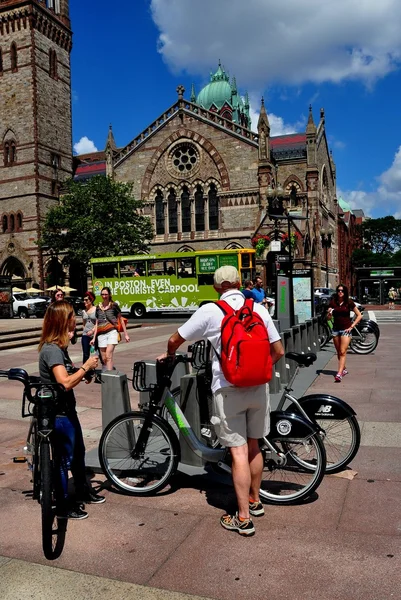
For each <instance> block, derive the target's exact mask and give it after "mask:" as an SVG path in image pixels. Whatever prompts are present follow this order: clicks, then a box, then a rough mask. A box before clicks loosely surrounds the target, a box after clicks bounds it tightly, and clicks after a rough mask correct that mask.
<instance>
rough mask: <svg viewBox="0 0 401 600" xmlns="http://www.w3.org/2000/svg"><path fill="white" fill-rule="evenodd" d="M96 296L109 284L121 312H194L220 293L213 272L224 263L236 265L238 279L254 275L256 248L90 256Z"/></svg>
mask: <svg viewBox="0 0 401 600" xmlns="http://www.w3.org/2000/svg"><path fill="white" fill-rule="evenodd" d="M90 262H91V269H92V284H93V292H94V294H95V296H100V291H101V289H102V288H103V287H109V288H110V289H111V293H112V296H113V299H114V300H116V302H118V303H119V305H120V308H121V310H122V312H125V313H127V312H129V313H131V315H132V316H133V317H138V318H139V317H143V316H144V315H145V314H146V313H155V312H174V313H180V312H194V311H195V310H196V309H197V308H198V307H199V306H201V305H202V304H204V303H205V302H211V301H214V300H217V299H218V296H217V293H216V291H215V289H214V288H213V273H214V272H215V270H216V269H218V268H219V267H222V266H223V265H233V266H234V267H236V268H237V269H238V271H239V272H240V276H241V281H244V280H245V279H253V278H254V276H255V250H253V249H242V248H241V249H234V250H213V251H212V250H211V251H208V250H202V251H199V252H173V253H170V254H136V255H134V256H109V257H104V258H92V259H91V261H90Z"/></svg>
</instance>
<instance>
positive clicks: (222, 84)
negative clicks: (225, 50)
mask: <svg viewBox="0 0 401 600" xmlns="http://www.w3.org/2000/svg"><path fill="white" fill-rule="evenodd" d="M231 95H232V90H231V85H230V78H229V76H228V75H227V73H226V72H225V70H224V68H223V67H222V66H221V64H220V63H219V66H218V69H217V71H216V73H214V74H212V73H211V75H210V83H208V84H207V85H205V87H204V88H202V89H201V91H200V92H199V94H198V97H197V99H196V103H197V104H199V105H200V106H203V108H206V109H207V110H209V109H210V108H211V107H212V106H213V105H214V106H216V108H221V107H222V106H223V105H224V104H225V103H226V102H227V103H229V104H230V105H232V104H231V100H232V98H231Z"/></svg>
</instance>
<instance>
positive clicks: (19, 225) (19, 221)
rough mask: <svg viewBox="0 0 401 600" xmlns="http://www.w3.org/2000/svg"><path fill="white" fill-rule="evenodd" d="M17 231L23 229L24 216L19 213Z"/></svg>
mask: <svg viewBox="0 0 401 600" xmlns="http://www.w3.org/2000/svg"><path fill="white" fill-rule="evenodd" d="M17 229H18V230H19V229H22V214H21V213H20V212H19V213H17Z"/></svg>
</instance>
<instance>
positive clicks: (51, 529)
mask: <svg viewBox="0 0 401 600" xmlns="http://www.w3.org/2000/svg"><path fill="white" fill-rule="evenodd" d="M39 465H40V466H39V477H40V505H41V508H42V546H43V552H44V555H45V557H46V558H47V559H48V560H52V559H54V558H56V556H55V551H56V546H57V541H58V520H57V516H56V506H55V504H56V503H55V490H54V480H53V463H52V460H51V455H50V442H49V441H47V440H44V441H42V443H41V444H40V447H39Z"/></svg>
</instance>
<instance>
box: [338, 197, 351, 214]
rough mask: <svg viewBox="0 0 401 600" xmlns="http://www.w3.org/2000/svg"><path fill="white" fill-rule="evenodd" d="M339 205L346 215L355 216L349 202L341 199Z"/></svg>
mask: <svg viewBox="0 0 401 600" xmlns="http://www.w3.org/2000/svg"><path fill="white" fill-rule="evenodd" d="M338 204H339V205H340V208H341V210H342V211H343V212H345V213H346V212H349V213H351V214H353V212H352V209H351V207H350V205H349V204H348V203H347V202H345V200H343V199H342V198H339V199H338Z"/></svg>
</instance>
